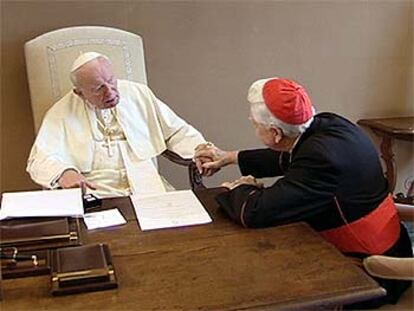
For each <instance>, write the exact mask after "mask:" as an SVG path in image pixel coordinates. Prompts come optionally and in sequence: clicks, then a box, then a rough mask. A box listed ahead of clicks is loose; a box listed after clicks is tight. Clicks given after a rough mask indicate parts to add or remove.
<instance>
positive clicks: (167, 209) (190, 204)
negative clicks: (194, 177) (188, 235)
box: [131, 190, 212, 231]
mask: <svg viewBox="0 0 414 311" xmlns="http://www.w3.org/2000/svg"><path fill="white" fill-rule="evenodd" d="M131 201H132V204H133V206H134V209H135V213H136V215H137V218H138V222H139V225H140V227H141V229H142V230H143V231H145V230H152V229H161V228H173V227H182V226H191V225H199V224H205V223H209V222H211V221H212V220H211V217H210V215H209V214H208V213H207V211H206V210H205V209H204V207H203V205H201V203H200V201H199V200H198V199H197V197H196V196H195V194H194V193H193V192H192V191H191V190H181V191H171V192H165V193H159V194H151V195H132V196H131Z"/></svg>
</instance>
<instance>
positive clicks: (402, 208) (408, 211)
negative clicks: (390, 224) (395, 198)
mask: <svg viewBox="0 0 414 311" xmlns="http://www.w3.org/2000/svg"><path fill="white" fill-rule="evenodd" d="M395 206H396V207H397V210H398V214H399V215H400V218H401V220H404V221H412V222H414V205H412V204H403V203H395Z"/></svg>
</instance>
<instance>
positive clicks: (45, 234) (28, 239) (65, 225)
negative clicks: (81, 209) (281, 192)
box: [0, 218, 82, 251]
mask: <svg viewBox="0 0 414 311" xmlns="http://www.w3.org/2000/svg"><path fill="white" fill-rule="evenodd" d="M80 244H82V242H81V229H80V220H79V219H77V218H55V219H53V218H52V219H21V220H9V221H7V220H6V221H2V222H0V247H2V248H7V247H16V248H17V249H18V250H19V251H29V250H40V249H49V248H57V247H65V246H75V245H80Z"/></svg>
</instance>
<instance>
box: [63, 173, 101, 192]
mask: <svg viewBox="0 0 414 311" xmlns="http://www.w3.org/2000/svg"><path fill="white" fill-rule="evenodd" d="M58 184H59V186H61V187H62V188H63V189H66V188H78V187H80V188H82V190H83V191H84V190H85V189H84V188H85V187H88V188H90V189H92V190H96V185H95V184H94V183H91V182H89V181H87V180H86V178H85V177H84V176H83V175H82V174H79V173H78V172H76V171H75V170H66V171H64V172H63V174H62V176H60V178H59V180H58Z"/></svg>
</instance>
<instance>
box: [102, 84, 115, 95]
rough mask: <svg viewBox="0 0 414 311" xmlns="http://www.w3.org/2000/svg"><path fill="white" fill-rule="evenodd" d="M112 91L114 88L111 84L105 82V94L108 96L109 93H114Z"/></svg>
mask: <svg viewBox="0 0 414 311" xmlns="http://www.w3.org/2000/svg"><path fill="white" fill-rule="evenodd" d="M114 92H115V88H114V86H113V85H111V84H108V83H107V84H105V88H104V94H105V96H110V95H112V94H114Z"/></svg>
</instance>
